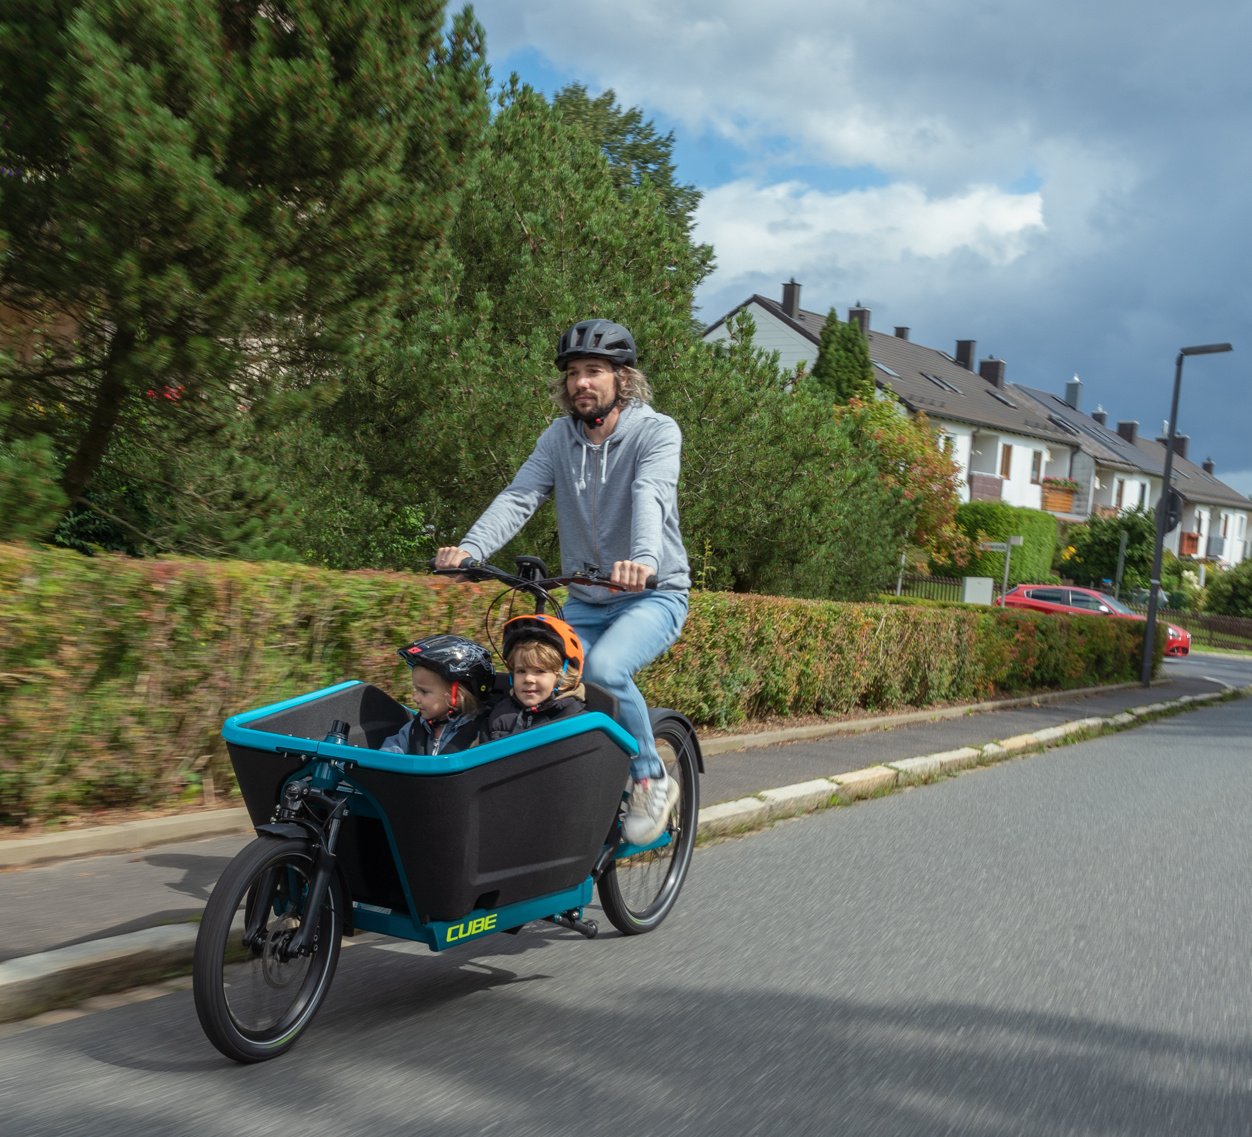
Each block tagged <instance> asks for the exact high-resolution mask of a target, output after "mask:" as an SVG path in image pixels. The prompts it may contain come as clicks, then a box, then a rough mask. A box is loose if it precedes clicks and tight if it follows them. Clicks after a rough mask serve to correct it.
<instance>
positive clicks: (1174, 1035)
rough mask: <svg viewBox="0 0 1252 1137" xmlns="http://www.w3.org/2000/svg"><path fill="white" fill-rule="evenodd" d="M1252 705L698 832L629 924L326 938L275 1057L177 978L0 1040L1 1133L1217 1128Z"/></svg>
mask: <svg viewBox="0 0 1252 1137" xmlns="http://www.w3.org/2000/svg"><path fill="white" fill-rule="evenodd" d="M1249 790H1252V701H1250V700H1239V701H1236V702H1232V703H1227V704H1222V705H1219V706H1214V707H1207V708H1204V709H1202V710H1197V711H1194V712H1191V713H1189V714H1186V715H1180V716H1177V717H1174V718H1170V719H1166V720H1162V721H1160V722H1157V723H1154V724H1151V725H1148V726H1144V727H1141V728H1139V729H1137V730H1134V731H1130V732H1127V733H1123V734H1118V735H1111V736H1106V737H1104V738H1100V739H1097V740H1094V741H1091V742H1087V743H1082V744H1078V745H1074V746H1069V747H1063V748H1060V749H1057V750H1054V751H1050V752H1048V753H1047V754H1043V755H1037V756H1034V757H1032V758H1030V759H1029V760H1027V761H1019V762H1010V763H1006V764H1003V765H1000V766H996V767H991V768H987V769H982V770H978V771H975V772H970V773H967V774H963V775H961V776H959V777H957V778H953V779H949V780H947V781H944V782H942V783H939V784H937V785H933V786H929V787H926V788H924V789H919V790H914V791H909V792H905V793H898V794H895V795H892V796H891V797H888V798H885V799H881V800H878V801H871V802H866V803H862V804H859V805H856V806H853V807H851V808H847V809H840V810H834V811H826V812H824V813H820V814H816V815H813V816H810V817H806V818H803V819H799V820H796V821H793V822H788V823H785V824H781V825H778V826H776V827H775V828H773V829H771V830H768V831H765V832H762V833H759V834H755V835H753V836H751V837H748V838H744V839H739V840H733V841H726V842H722V843H717V844H714V845H711V846H707V847H703V848H701V849H700V850H699V851H698V853H697V856H696V859H695V862H694V865H693V870H692V874H691V876H690V878H689V880H688V884H687V887H686V890H685V891H684V894H683V898H682V900H681V902H680V904H679V906H678V908H677V910H676V912H675V914H674V915H673V916H672V917H671V918H670V920H669V921H668V922H667V923H666V925H665V926H664V927H663V928H662V929H661V930H660V931H658V932H657V933H655V934H653V935H649V936H642V937H636V938H634V939H623V938H620V937H618V936H616V935H615V934H612V933H611V932H609V933H604V934H602V935H601V937H600V938H599V939H597V940H594V941H584V940H582V939H580V938H578V937H576V936H574V935H573V934H571V933H564V932H559V931H555V930H553V931H551V932H544V931H539V930H531V929H528V930H526V931H524V932H523V933H522V934H521V935H519V936H517V937H515V938H510V937H504V936H500V937H495V938H494V939H492V940H487V941H483V942H482V943H481V944H480V945H478V950H477V951H474V952H463V953H462V952H449V953H446V954H444V955H439V956H436V955H432V954H430V953H428V952H426V951H425V950H424V949H419V948H412V947H410V946H409V945H403V944H398V943H395V942H393V941H375V942H374V943H373V944H353V945H352V946H350V947H347V948H345V951H344V955H343V959H342V961H341V964H340V970H339V973H338V975H337V977H336V980H335V984H334V987H333V989H332V991H331V993H330V997H329V999H328V1002H327V1004H326V1006H325V1007H324V1009H323V1010H322V1012H321V1014H320V1015H319V1017H318V1018H317V1020H315V1022H314V1024H313V1026H312V1027H311V1028H310V1031H309V1033H308V1034H307V1035H306V1037H305V1038H304V1039H303V1040H302V1041H301V1043H300V1044H299V1045H298V1046H297V1047H296V1048H295V1049H294V1050H293V1051H292V1052H291V1053H290V1054H289V1055H287V1056H286V1057H284V1058H282V1059H279V1060H277V1061H275V1062H271V1063H267V1064H265V1065H263V1066H259V1067H252V1068H241V1067H236V1066H234V1065H233V1064H231V1063H228V1062H226V1061H225V1060H224V1059H221V1058H220V1057H219V1056H218V1055H217V1052H216V1051H215V1050H213V1049H212V1048H211V1046H210V1045H209V1043H208V1042H207V1041H206V1040H205V1039H204V1037H203V1035H202V1034H201V1033H200V1029H199V1026H198V1024H197V1022H196V1020H195V1015H194V1011H193V1009H192V1005H191V997H190V993H189V992H186V991H182V992H177V993H174V994H170V995H165V996H164V997H160V998H156V999H153V1000H151V1001H148V1002H142V1003H137V1002H133V1001H127V1000H123V1001H122V1005H120V1006H118V1007H117V1008H116V1009H111V1010H106V1011H100V1012H98V1013H95V1014H91V1015H87V1016H85V1017H79V1018H75V1019H72V1020H70V1021H66V1022H63V1023H59V1024H54V1025H46V1024H45V1025H29V1024H28V1025H19V1026H14V1027H9V1028H4V1029H3V1030H0V1102H2V1103H3V1116H4V1117H5V1125H4V1129H5V1132H11V1133H15V1134H21V1135H23V1137H46V1135H53V1134H80V1133H81V1134H88V1133H90V1134H93V1135H112V1134H119V1135H120V1134H136V1135H139V1134H172V1133H182V1132H196V1133H197V1134H204V1135H206V1137H213V1135H216V1134H222V1135H227V1134H230V1135H248V1134H261V1133H265V1134H272V1133H273V1132H275V1131H277V1130H280V1129H282V1128H286V1127H295V1128H296V1129H297V1130H298V1131H299V1132H300V1133H301V1134H306V1135H309V1137H313V1135H320V1134H341V1133H344V1132H350V1133H355V1132H368V1133H370V1134H371V1135H372V1137H374V1135H377V1137H382V1135H386V1134H393V1133H394V1134H401V1133H403V1134H406V1135H411V1134H415V1133H416V1134H424V1133H432V1134H433V1133H439V1134H451V1135H460V1134H466V1135H468V1134H479V1133H506V1132H507V1133H508V1134H510V1135H511V1137H515V1135H529V1134H545V1135H546V1134H567V1133H568V1134H579V1135H580V1137H581V1135H582V1134H585V1133H588V1132H590V1133H599V1132H611V1131H620V1130H625V1131H627V1132H632V1133H635V1134H667V1133H684V1134H687V1133H690V1134H697V1135H704V1134H708V1135H709V1137H712V1135H714V1134H716V1135H717V1137H724V1135H725V1134H727V1133H733V1134H736V1135H744V1134H771V1135H773V1134H828V1133H840V1134H884V1135H885V1134H891V1135H893V1137H895V1135H901V1137H910V1135H913V1134H916V1135H918V1137H921V1135H925V1137H938V1135H941V1134H963V1135H964V1134H974V1135H981V1134H987V1135H992V1134H995V1135H997V1137H1003V1135H1005V1134H1023V1135H1030V1137H1034V1135H1044V1134H1047V1135H1052V1134H1100V1135H1102V1137H1107V1135H1123V1134H1124V1135H1125V1137H1155V1135H1158V1134H1160V1135H1162V1137H1163V1135H1165V1134H1171V1135H1172V1134H1179V1133H1186V1134H1189V1135H1198V1134H1222V1135H1223V1137H1224V1135H1228V1134H1240V1133H1245V1132H1248V1131H1249V1130H1250V1129H1252V1023H1250V1021H1249V1012H1248V1008H1249V1007H1250V1006H1252V971H1250V969H1249V966H1248V951H1247V941H1248V936H1247V929H1248V927H1249V926H1252V925H1250V918H1252V911H1250V909H1252V897H1250V896H1249V893H1248V890H1247V889H1246V888H1245V887H1243V879H1244V876H1245V871H1244V870H1245V868H1246V866H1247V864H1248V863H1249V854H1250V852H1252V850H1250V849H1249V845H1250V844H1252V828H1250V827H1249V826H1248V824H1247V820H1246V806H1245V802H1246V801H1247V799H1248V796H1249Z"/></svg>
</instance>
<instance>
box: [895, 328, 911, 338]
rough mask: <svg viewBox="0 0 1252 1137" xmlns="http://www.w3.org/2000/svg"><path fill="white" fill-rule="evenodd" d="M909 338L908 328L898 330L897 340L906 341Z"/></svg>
mask: <svg viewBox="0 0 1252 1137" xmlns="http://www.w3.org/2000/svg"><path fill="white" fill-rule="evenodd" d="M908 338H909V330H908V328H896V339H898V340H906V339H908Z"/></svg>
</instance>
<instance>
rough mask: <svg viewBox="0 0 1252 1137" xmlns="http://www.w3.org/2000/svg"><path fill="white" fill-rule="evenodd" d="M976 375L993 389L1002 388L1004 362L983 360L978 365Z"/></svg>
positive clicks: (992, 359)
mask: <svg viewBox="0 0 1252 1137" xmlns="http://www.w3.org/2000/svg"><path fill="white" fill-rule="evenodd" d="M978 374H979V375H981V376H982V377H983V378H984V379H986V380H987V382H988V383H990V384H991V385H992V386H993V387H1003V386H1004V360H1003V359H995V358H994V357H993V358H991V359H984V360H983V361H982V362H981V363H980V364H979V365H978Z"/></svg>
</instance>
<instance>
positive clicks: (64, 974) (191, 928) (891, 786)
mask: <svg viewBox="0 0 1252 1137" xmlns="http://www.w3.org/2000/svg"><path fill="white" fill-rule="evenodd" d="M1249 695H1252V686H1247V687H1239V688H1233V689H1231V690H1228V691H1225V692H1213V693H1211V694H1203V695H1185V696H1181V697H1180V698H1178V699H1173V700H1170V701H1167V702H1161V703H1150V704H1147V705H1145V706H1141V707H1134V708H1132V709H1131V710H1129V711H1122V712H1119V713H1118V714H1115V715H1109V716H1107V717H1096V718H1083V719H1075V720H1074V721H1073V722H1069V723H1064V724H1062V725H1060V726H1055V727H1049V728H1047V729H1044V730H1039V731H1035V732H1034V733H1032V734H1022V735H1017V736H1015V737H1013V738H1005V739H1000V740H999V741H996V742H990V743H987V744H986V745H984V746H982V747H973V746H966V747H962V748H960V749H958V750H948V751H943V752H940V753H937V754H922V755H918V756H917V757H915V758H905V759H901V760H900V761H897V762H890V763H887V764H886V765H882V766H870V767H867V768H866V769H863V770H853V771H850V772H848V773H844V774H838V775H835V776H834V777H831V778H816V779H813V780H811V781H807V782H799V783H797V784H795V785H791V786H781V787H779V788H777V789H772V790H765V791H763V792H762V793H760V794H757V795H756V796H754V797H746V798H740V799H738V800H737V801H728V802H720V803H718V804H717V805H713V806H706V807H705V808H704V809H702V810H700V819H699V834H700V839H701V840H707V839H715V838H719V837H729V836H734V835H737V834H741V833H747V832H750V831H753V830H757V829H762V828H765V827H767V826H769V825H770V824H772V823H773V822H775V821H778V820H781V819H783V818H787V817H795V816H799V815H801V814H807V813H813V812H816V811H818V810H822V809H827V808H830V807H832V806H837V805H848V804H851V803H852V802H856V801H861V800H864V799H867V798H872V797H879V796H882V795H883V794H887V793H891V792H893V791H894V790H896V789H898V788H902V787H907V786H915V785H923V784H926V783H929V782H933V781H936V780H937V779H939V778H942V777H946V776H949V775H952V774H956V773H959V772H960V771H962V770H965V769H969V768H971V767H974V766H982V765H989V764H992V763H995V762H999V761H1003V760H1004V759H1006V758H1010V757H1012V756H1014V755H1017V754H1021V753H1024V752H1027V751H1031V750H1044V749H1047V748H1048V747H1049V746H1051V745H1060V744H1063V743H1065V742H1066V741H1067V740H1077V739H1080V738H1082V737H1086V736H1089V735H1092V734H1095V733H1098V732H1103V731H1110V730H1121V729H1125V728H1127V727H1130V726H1134V725H1138V724H1139V723H1142V722H1146V721H1147V720H1148V719H1150V718H1152V717H1155V716H1158V715H1162V714H1167V713H1170V712H1173V711H1178V710H1184V709H1195V708H1196V707H1198V706H1201V705H1203V704H1204V703H1207V702H1211V701H1213V700H1215V699H1222V698H1232V697H1247V696H1249ZM751 737H752V739H753V740H754V744H755V742H756V741H757V740H760V739H761V738H762V736H760V735H753V736H751ZM806 737H814V736H813V735H806ZM761 744H762V745H764V744H765V743H761ZM196 816H197V817H202V818H203V820H204V824H205V828H204V829H202V830H199V831H197V832H196V833H195V834H194V835H195V836H210V835H214V834H220V833H223V832H237V831H243V832H246V831H247V830H249V829H250V828H251V825H250V823H249V822H248V820H247V814H246V811H244V810H242V809H239V810H218V811H215V812H214V814H213V815H196ZM186 820H187V818H185V817H180V818H160V819H157V820H156V821H145V822H132V823H128V824H130V825H131V826H133V828H132V829H131V830H130V832H129V839H130V841H131V842H132V843H130V844H125V845H124V846H123V848H126V849H130V848H135V847H137V845H136V844H135V843H134V842H136V841H138V840H139V838H140V837H141V836H145V837H146V835H147V834H148V833H150V832H157V833H163V834H164V837H163V839H164V840H167V841H168V840H170V839H171V837H170V835H169V834H170V833H171V832H176V835H177V838H178V839H182V838H184V837H185V836H187V831H186V830H185V829H179V828H178V827H177V826H175V825H174V824H173V823H175V822H180V821H182V822H185V821H186ZM161 823H168V824H167V825H165V826H164V827H163V826H162V824H161ZM214 823H216V824H219V825H220V824H225V825H227V826H229V827H228V828H216V829H214V828H211V825H212V824H214ZM116 828H121V827H120V826H119V827H116ZM81 833H82V840H81V842H80V843H79V844H78V845H77V846H75V847H76V848H81V849H82V850H83V851H82V852H81V853H74V854H71V855H87V854H88V853H96V852H100V851H104V846H106V845H107V844H108V843H107V842H106V841H104V837H103V835H99V836H98V837H97V838H96V840H98V841H100V842H101V844H100V845H93V844H92V843H91V841H92V834H93V831H89V830H83V831H81ZM56 836H58V837H59V838H61V839H64V838H65V837H68V836H77V834H59V835H56ZM42 840H45V839H44V838H38V837H36V838H28V839H25V841H26V842H28V843H30V844H32V845H33V844H35V843H37V842H40V841H42ZM47 840H48V841H50V840H51V837H49V838H48V839H47ZM17 843H18V842H10V844H17ZM148 843H159V840H158V841H152V842H148ZM107 851H114V852H115V851H121V849H119V848H116V847H109V848H108V850H107ZM6 863H9V864H17V863H21V862H17V861H13V860H10V861H8V862H6ZM32 863H33V862H32ZM197 930H198V925H197V924H175V925H168V926H165V927H159V928H149V929H146V930H144V931H139V932H131V933H129V934H127V935H123V936H114V937H111V938H108V939H101V940H95V941H91V942H87V943H81V944H74V945H72V946H70V947H65V948H58V949H56V950H54V951H48V952H42V953H40V954H38V955H31V956H25V957H20V958H17V959H11V960H8V961H7V962H4V963H0V1023H6V1022H14V1021H16V1020H18V1019H25V1018H30V1017H32V1016H34V1015H38V1014H42V1013H44V1012H46V1011H50V1010H53V1009H55V1008H58V1007H66V1006H70V1005H72V1004H74V1003H78V1002H81V1001H82V1000H84V999H87V998H89V997H91V996H98V995H106V994H110V993H112V992H116V991H123V990H128V989H130V988H134V987H137V986H141V985H144V984H149V983H154V982H157V981H159V980H162V979H166V978H169V977H170V976H173V975H179V974H182V975H185V974H186V973H187V971H188V970H189V969H190V966H191V959H192V953H193V950H194V947H195V939H196V932H197Z"/></svg>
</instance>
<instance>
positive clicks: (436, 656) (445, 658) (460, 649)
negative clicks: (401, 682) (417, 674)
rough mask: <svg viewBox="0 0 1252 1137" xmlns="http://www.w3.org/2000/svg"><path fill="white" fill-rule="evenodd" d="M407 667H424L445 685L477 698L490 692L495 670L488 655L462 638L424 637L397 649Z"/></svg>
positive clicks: (476, 644)
mask: <svg viewBox="0 0 1252 1137" xmlns="http://www.w3.org/2000/svg"><path fill="white" fill-rule="evenodd" d="M397 654H398V655H399V656H400V658H401V659H403V660H404V662H405V663H407V664H408V665H409V666H410V667H427V668H429V669H430V670H431V671H433V672H434V673H435V674H436V675H441V676H442V677H443V678H444V679H446V680H447V681H448V682H449V683H460V684H462V685H463V686H464V687H465V688H466V689H467V690H468V691H470V692H472V693H473V694H475V695H477V696H478V697H479V698H480V699H481V698H483V697H485V696H486V695H489V694H490V693H491V689H492V687H493V686H494V685H495V680H496V669H495V665H494V664H493V663H492V662H491V652H489V651H488V650H487V649H486V648H485V647H483V645H482V644H480V643H475V642H474V641H473V640H471V639H466V638H465V636H448V635H444V636H426V637H425V638H424V639H420V640H414V641H413V642H412V643H410V644H405V645H404V647H402V648H399V649H397Z"/></svg>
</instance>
